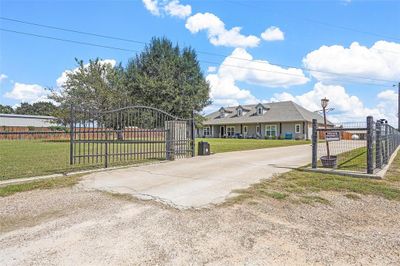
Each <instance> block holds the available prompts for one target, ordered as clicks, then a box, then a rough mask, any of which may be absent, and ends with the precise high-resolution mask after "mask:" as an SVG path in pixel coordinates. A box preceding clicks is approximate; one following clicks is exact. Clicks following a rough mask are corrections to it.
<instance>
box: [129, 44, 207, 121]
mask: <svg viewBox="0 0 400 266" xmlns="http://www.w3.org/2000/svg"><path fill="white" fill-rule="evenodd" d="M125 82H126V88H127V90H128V91H129V93H130V96H131V98H132V99H134V100H135V101H136V102H137V103H140V104H143V105H147V106H153V107H156V108H159V109H162V110H164V111H166V112H169V113H172V114H174V115H176V116H180V117H190V116H191V114H192V111H193V110H194V111H201V110H202V109H203V108H204V107H205V106H207V105H208V104H210V101H209V90H210V87H209V84H208V82H207V81H206V80H205V78H204V75H203V73H202V71H201V68H200V65H199V62H198V60H197V55H196V52H195V51H194V50H193V49H192V48H183V49H180V48H179V46H178V45H176V46H174V45H173V44H172V42H171V41H169V40H167V39H165V38H153V39H152V40H151V42H150V44H149V45H146V47H145V49H144V51H143V52H142V53H140V54H138V55H137V56H136V57H135V58H134V59H132V60H130V61H129V63H128V65H127V67H126V69H125Z"/></svg>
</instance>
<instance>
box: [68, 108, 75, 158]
mask: <svg viewBox="0 0 400 266" xmlns="http://www.w3.org/2000/svg"><path fill="white" fill-rule="evenodd" d="M69 116H70V119H69V164H70V165H73V164H74V124H75V113H74V106H73V105H72V104H71V107H70V113H69Z"/></svg>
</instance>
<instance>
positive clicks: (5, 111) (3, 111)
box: [0, 104, 14, 114]
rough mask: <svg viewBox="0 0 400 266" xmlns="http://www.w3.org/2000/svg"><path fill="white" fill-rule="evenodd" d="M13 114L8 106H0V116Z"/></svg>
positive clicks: (12, 110)
mask: <svg viewBox="0 0 400 266" xmlns="http://www.w3.org/2000/svg"><path fill="white" fill-rule="evenodd" d="M12 113H14V109H13V108H12V107H11V106H9V105H2V104H0V114H12Z"/></svg>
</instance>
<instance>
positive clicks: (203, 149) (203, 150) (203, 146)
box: [198, 141, 210, 155]
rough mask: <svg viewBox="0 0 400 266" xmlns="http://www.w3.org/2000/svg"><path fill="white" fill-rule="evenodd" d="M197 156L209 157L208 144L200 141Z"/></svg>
mask: <svg viewBox="0 0 400 266" xmlns="http://www.w3.org/2000/svg"><path fill="white" fill-rule="evenodd" d="M198 155H210V143H208V142H204V141H200V142H199V152H198Z"/></svg>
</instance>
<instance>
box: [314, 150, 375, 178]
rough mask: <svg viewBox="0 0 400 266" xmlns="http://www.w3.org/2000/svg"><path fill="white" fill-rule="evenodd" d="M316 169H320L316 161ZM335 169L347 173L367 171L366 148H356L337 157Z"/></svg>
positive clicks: (319, 164)
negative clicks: (346, 171)
mask: <svg viewBox="0 0 400 266" xmlns="http://www.w3.org/2000/svg"><path fill="white" fill-rule="evenodd" d="M318 167H319V168H320V167H322V163H321V161H318ZM337 169H339V170H348V171H359V172H366V171H367V147H360V148H356V149H353V150H350V151H347V152H343V153H340V154H338V155H337Z"/></svg>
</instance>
